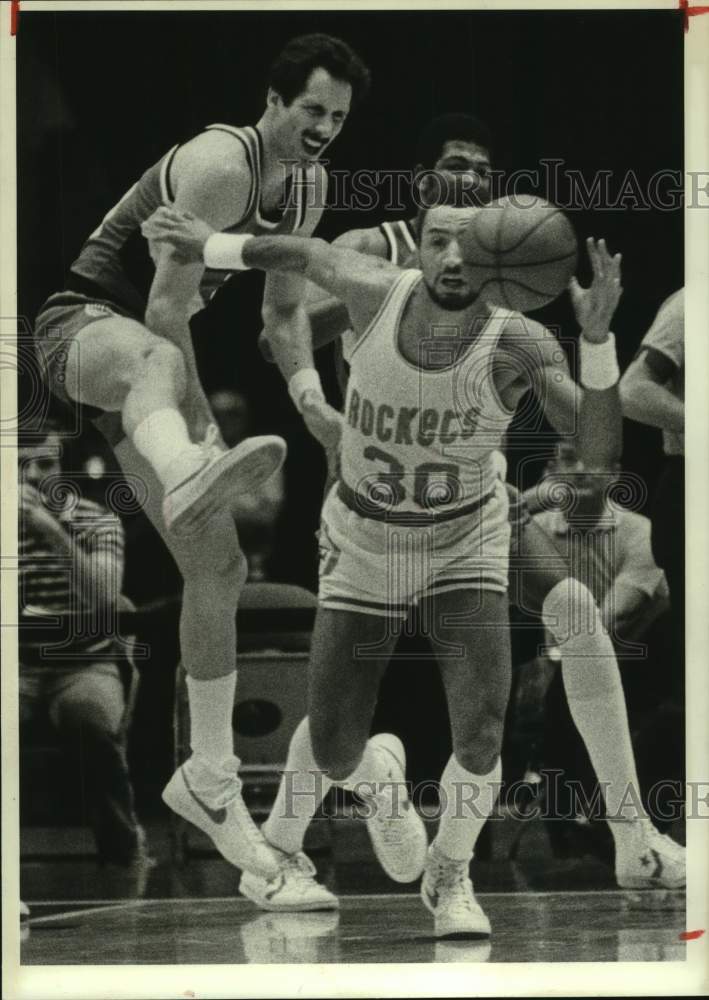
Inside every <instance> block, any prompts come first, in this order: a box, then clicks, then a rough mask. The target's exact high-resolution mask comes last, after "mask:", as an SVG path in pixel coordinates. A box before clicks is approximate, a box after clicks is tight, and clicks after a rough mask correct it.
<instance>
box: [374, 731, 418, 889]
mask: <svg viewBox="0 0 709 1000" xmlns="http://www.w3.org/2000/svg"><path fill="white" fill-rule="evenodd" d="M386 735H387V737H389V736H390V734H386ZM372 742H373V743H376V744H377V745H379V746H381V747H382V748H383V749H384V750H386V751H387V753H389V754H391V756H392V757H393V758H394V760H395V761H396V764H397V767H398V768H399V772H400V780H401V782H402V783H405V780H406V753H405V751H404V747H403V744H402V742H401V740H399V739H398V737H394V738H393V739H390V738H387V739H384V740H378V739H377V736H373V737H372ZM402 758H403V760H402ZM404 787H405V784H404ZM404 802H408V803H409V810H410V812H411V813H412V814H413V815H414V816H415V817H416V821H417V826H418V832H419V837H418V845H417V846H418V854H414V855H413V857H412V858H411V857H410V864H409V867H408V869H407V870H406V871H405V872H403V873H402V872H400V871H399V872H397V871H394V870H392V869H391V868H390V867H389V865H388V862H387V861H386V860H384V859H383V858H382V856H381V854H380V853H379V848H378V846H377V843H376V840H375V839H374V837H373V836H372V832H371V829H370V826H369V823H370V821H369V820H367V821H366V822H367V830H368V831H369V837H370V840H371V841H372V847H373V848H374V853H375V854H376V856H377V861H378V862H379V864H380V865H381V866H382V868H383V869H384V872H385V873H386V874H387V875H388V876H389V878H390V879H391V880H392V881H393V882H398V883H399V884H400V885H407V884H408V883H410V882H415V881H416V879H417V878H420V877H421V875H422V874H423V870H424V868H425V867H426V857H427V855H428V834H427V833H426V826H425V824H424V822H423V820H422V819H421V817H420V816H419V814H418V813H417V812H416V810H415V809H414V807H413V805H411V801H410V799H409V797H408V795H406V797H405V798H403V797H402V799H401V804H402V805H403V803H404Z"/></svg>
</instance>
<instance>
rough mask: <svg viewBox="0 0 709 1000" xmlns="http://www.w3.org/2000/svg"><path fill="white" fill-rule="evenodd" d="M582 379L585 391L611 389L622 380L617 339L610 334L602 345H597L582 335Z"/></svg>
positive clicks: (580, 352)
mask: <svg viewBox="0 0 709 1000" xmlns="http://www.w3.org/2000/svg"><path fill="white" fill-rule="evenodd" d="M579 359H580V378H581V385H582V386H583V387H584V388H585V389H595V390H596V391H603V390H604V389H611V388H612V387H613V386H614V385H615V384H616V383H617V382H618V379H619V378H620V368H619V367H618V358H617V357H616V353H615V337H614V336H613V334H612V333H609V334H608V339H607V340H605V341H604V342H603V343H602V344H595V343H593V342H592V341H590V340H586V338H585V337H584V336H583V334H581V338H580V340H579Z"/></svg>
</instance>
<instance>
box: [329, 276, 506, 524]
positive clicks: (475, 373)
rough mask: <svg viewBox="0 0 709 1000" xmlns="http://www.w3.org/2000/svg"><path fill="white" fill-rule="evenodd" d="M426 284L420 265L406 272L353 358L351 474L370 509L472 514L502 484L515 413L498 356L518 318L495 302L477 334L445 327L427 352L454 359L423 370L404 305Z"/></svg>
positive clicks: (346, 468) (345, 471) (344, 457)
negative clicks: (403, 344)
mask: <svg viewBox="0 0 709 1000" xmlns="http://www.w3.org/2000/svg"><path fill="white" fill-rule="evenodd" d="M421 280H422V274H421V272H420V271H418V270H405V271H402V273H401V275H400V277H399V278H398V279H397V280H396V281H395V283H394V284H393V286H392V288H391V289H390V291H389V293H388V294H387V297H386V299H385V301H384V303H383V304H382V307H381V309H380V310H379V313H378V314H377V316H376V317H375V319H374V320H373V322H372V323H371V324H370V326H369V327H368V329H367V330H366V331H365V332H364V333H363V334H362V336H361V337H360V338H359V340H358V341H357V343H356V345H355V346H354V349H353V351H352V353H351V355H350V377H349V382H348V387H347V398H346V402H345V413H344V416H345V422H344V429H343V435H342V448H341V477H342V481H343V483H344V485H345V487H346V488H349V490H350V491H354V493H356V494H357V495H358V499H359V500H360V501H362V500H363V501H364V503H359V504H358V506H359V508H360V509H361V510H362V512H363V513H365V512H366V511H367V510H369V511H372V510H376V511H377V512H378V511H379V510H384V511H386V512H388V513H390V514H391V515H394V516H395V515H396V514H399V513H400V514H402V515H406V514H409V513H423V515H424V517H426V516H430V513H431V512H432V511H435V512H437V513H441V514H442V513H447V512H451V513H453V512H455V511H456V510H460V512H461V513H464V512H465V510H464V508H466V507H468V506H469V505H470V504H472V503H475V502H476V501H478V500H480V499H481V498H483V497H485V496H486V495H487V494H488V493H490V491H491V490H493V488H494V484H495V481H496V479H497V476H498V473H497V469H496V462H495V459H494V457H493V452H494V451H495V450H499V449H500V446H501V444H502V441H503V439H504V436H505V432H506V430H507V427H508V425H509V423H510V421H511V420H512V417H513V414H514V411H512V410H509V409H508V408H507V407H505V406H504V405H503V403H502V402H501V400H500V399H499V396H498V394H497V391H496V389H495V386H494V382H493V378H492V361H493V358H494V355H495V351H496V349H497V344H498V341H499V338H500V334H501V332H502V330H503V328H504V327H505V325H506V324H507V322H508V320H509V319H510V318H511V317H512V316H515V315H516V314H515V313H511V312H509V311H508V310H506V309H498V308H494V309H493V311H492V314H491V315H490V317H489V318H488V319H487V320H485V321H484V322H483V321H480V324H479V325H478V326H476V327H474V328H473V329H471V330H470V331H460V333H459V332H458V331H451V333H450V335H446V332H445V329H442V330H436V333H435V336H432V338H431V342H430V344H427V343H423V344H422V358H423V359H425V357H426V352H429V353H428V357H429V359H430V361H433V360H434V358H435V359H436V361H438V362H440V361H441V360H442V359H445V357H446V356H448V357H450V358H451V362H450V364H449V365H447V366H446V367H444V368H440V369H438V370H435V371H432V370H423V369H422V368H420V367H418V366H416V365H413V364H412V363H411V362H409V361H408V360H406V359H405V358H404V356H403V354H402V353H401V351H400V350H399V346H398V336H399V326H400V320H401V316H402V315H403V311H404V307H405V305H406V302H407V300H408V298H409V296H410V295H411V294H412V293H413V291H414V289H415V287H416V285H417V284H418V283H419V281H421ZM430 361H429V363H430ZM372 516H376V513H375V514H373V515H372Z"/></svg>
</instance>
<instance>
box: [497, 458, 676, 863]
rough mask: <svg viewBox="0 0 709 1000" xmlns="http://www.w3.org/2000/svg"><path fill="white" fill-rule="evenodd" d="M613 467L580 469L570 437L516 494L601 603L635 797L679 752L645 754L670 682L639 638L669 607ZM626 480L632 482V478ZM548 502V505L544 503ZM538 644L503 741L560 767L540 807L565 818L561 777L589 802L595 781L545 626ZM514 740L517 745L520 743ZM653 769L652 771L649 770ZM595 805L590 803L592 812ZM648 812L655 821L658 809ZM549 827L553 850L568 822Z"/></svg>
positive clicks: (672, 775) (644, 528)
mask: <svg viewBox="0 0 709 1000" xmlns="http://www.w3.org/2000/svg"><path fill="white" fill-rule="evenodd" d="M617 476H618V473H617V472H610V471H609V472H585V471H584V470H583V466H582V464H581V462H580V461H579V457H578V453H577V451H576V448H575V446H574V444H573V443H571V442H566V441H564V442H561V443H560V444H559V445H557V449H556V453H555V456H554V458H553V459H552V460H551V461H550V462H549V463H548V464H547V466H546V471H545V476H544V478H543V480H542V485H541V488H537V487H533V488H532V489H530V490H528V491H527V493H526V494H525V498H526V500H527V502H528V505H529V508H530V512H531V513H532V515H533V521H534V522H535V524H537V525H538V526H539V527H540V528H541V529H542V530H543V531H544V533H545V534H546V535H547V537H548V538H549V539H550V540H551V542H552V543H553V545H554V547H555V548H556V550H557V551H558V552H559V556H560V557H561V558H563V559H564V561H565V562H566V564H567V565H568V566H569V571H570V573H571V575H572V576H574V577H575V578H576V579H578V580H581V581H582V582H583V583H584V584H585V585H586V586H587V587H588V589H589V590H590V591H591V593H592V594H593V596H594V598H595V599H596V601H597V603H598V606H599V608H600V610H601V615H602V619H603V625H604V628H605V629H606V630H607V631H608V633H609V635H610V637H611V639H612V641H613V644H614V647H615V652H616V655H617V656H618V661H619V665H620V667H621V675H622V680H623V688H624V693H625V699H626V704H627V709H628V716H629V720H630V725H631V731H632V734H633V743H634V749H635V754H636V759H637V766H638V773H639V778H640V784H641V792H642V794H643V798H644V799H645V797H646V795H647V793H648V791H649V789H650V788H651V787H652V785H653V783H654V781H656V780H659V779H661V778H663V779H675V780H681V777H682V763H681V752H680V753H678V754H677V755H676V757H677V759H676V760H667V758H666V756H665V757H664V759H663V760H662V761H661V762H658V763H657V764H655V763H653V762H651V761H649V759H648V748H647V742H648V741H647V740H646V735H647V732H648V730H652V732H653V734H656V733H657V732H658V728H657V727H658V725H659V718H660V715H659V713H662V714H666V712H667V703H666V700H667V699H668V690H671V681H670V680H669V677H668V675H669V674H670V673H672V664H668V663H667V662H666V659H665V658H664V657H663V656H662V655H660V656H658V652H659V650H658V649H657V648H655V647H657V642H656V641H655V640H653V641H652V643H651V642H650V637H649V630H650V629H651V627H652V626H653V625H654V624H655V623H658V622H659V621H660V620H661V619H662V617H663V615H665V613H666V612H667V610H668V608H669V590H668V585H667V581H666V579H665V575H664V573H663V571H662V569H660V567H659V566H658V565H657V564H656V562H655V559H654V558H653V552H652V545H651V538H650V535H651V526H650V521H649V519H648V518H647V517H645V516H644V515H642V514H639V513H638V512H637V511H636V510H632V509H628V508H627V507H625V506H623V505H622V504H621V503H620V502H618V500H617V498H616V497H617V495H619V494H620V493H621V492H625V493H627V494H630V489H625V490H623V487H624V485H625V484H623V482H622V479H621V480H620V482H616V480H617ZM562 484H563V485H562ZM614 486H615V490H614ZM627 486H628V487H631V486H632V480H628V481H627ZM614 493H615V495H616V496H613V494H614ZM628 499H630V497H629V496H628ZM554 502H556V503H557V504H558V507H556V508H554V507H553V506H551V509H550V505H553V504H554ZM641 642H642V643H643V645H639V644H640V643H641ZM645 643H648V644H647V645H645ZM545 646H546V647H547V649H546V653H545V655H543V656H538V657H537V658H536V659H535V660H533V661H531V662H528V663H525V664H523V665H522V666H521V667H520V668H519V670H518V673H517V684H516V692H515V723H514V727H513V731H514V736H513V745H514V744H517V745H519V744H525V745H526V751H527V753H529V752H530V750H531V754H532V759H531V760H530V761H529V764H528V766H527V770H528V772H530V773H536V772H539V771H540V770H542V769H544V768H549V769H553V768H562V769H563V771H564V775H563V782H562V783H560V785H559V787H558V793H559V795H560V797H561V799H562V800H560V801H557V802H553V803H552V802H549V803H547V806H548V809H549V813H550V815H552V816H561V817H565V816H569V815H572V814H573V813H574V805H575V804H574V802H572V800H571V798H570V796H569V793H568V788H567V783H568V782H569V781H574V780H576V781H578V782H579V783H580V788H581V789H582V791H583V795H584V798H585V799H586V801H587V802H589V803H590V802H593V799H594V794H595V792H596V791H597V782H596V779H595V776H594V772H593V769H592V767H591V763H590V760H589V758H588V755H587V753H586V751H585V748H584V746H583V742H582V740H581V738H580V736H579V734H578V732H577V731H576V728H575V726H574V724H573V721H572V719H571V716H570V714H569V709H568V704H567V699H566V695H565V693H564V687H563V683H562V678H561V672H560V670H559V669H558V668H559V664H560V660H561V656H560V653H559V651H558V649H556V648H555V647H554V645H553V640H552V639H551V637H550V636H549V635H548V634H547V636H546V643H545ZM675 735H676V734H675ZM652 741H654V736H653V738H652ZM652 741H651V742H652ZM672 745H674V744H673V743H672V742H670V746H672ZM523 749H524V748H523V747H521V746H520V747H519V750H520V752H522V751H523ZM669 752H670V753H671V751H669ZM528 759H529V758H528ZM656 769H657V772H658V773H656V774H653V773H652V772H653V771H654V770H656ZM550 787H553V785H550ZM646 805H647V801H646ZM596 812H597V807H596V809H595V810H594V816H595V814H596ZM656 819H659V820H660V821H661V819H662V817H656ZM659 825H662V824H661V822H660V823H659ZM549 832H550V836H551V840H552V844H553V845H554V846H555V847H557V848H559V849H561V845H562V844H563V843H564V842H565V841H566V840H568V836H569V827H568V824H562V823H560V822H553V823H551V824H550V825H549ZM598 834H599V836H600V837H601V838H603V837H604V836H605V826H604V824H599V825H598ZM574 846H576V845H574ZM608 847H610V845H609V844H608Z"/></svg>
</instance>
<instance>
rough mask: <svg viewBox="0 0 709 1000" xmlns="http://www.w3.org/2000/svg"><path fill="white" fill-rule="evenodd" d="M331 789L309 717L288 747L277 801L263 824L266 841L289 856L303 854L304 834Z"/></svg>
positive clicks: (303, 721)
mask: <svg viewBox="0 0 709 1000" xmlns="http://www.w3.org/2000/svg"><path fill="white" fill-rule="evenodd" d="M309 772H310V773H309ZM313 772H315V773H313ZM331 787H332V782H331V781H330V779H329V778H328V777H327V776H326V775H325V774H324V773H323V772H322V771H321V770H320V768H319V767H318V765H317V764H316V762H315V757H314V756H313V749H312V744H311V742H310V725H309V722H308V718H307V716H306V718H305V719H303V720H302V721H301V722H300V723H299V725H298V727H297V729H296V731H295V732H294V733H293V736H292V738H291V741H290V746H289V747H288V759H287V761H286V766H285V768H284V769H283V776H282V778H281V783H280V784H279V786H278V794H277V795H276V801H275V802H274V804H273V808H272V809H271V812H270V813H269V816H268V819H267V820H266V822H265V823H264V825H263V833H264V836H265V837H266V840H268V842H269V843H270V844H273V846H274V847H277V848H278V849H279V850H281V851H285V852H286V854H295V853H296V852H297V851H301V850H302V849H303V839H304V837H305V831H306V830H307V828H308V825H309V824H310V821H311V819H312V818H313V816H314V815H315V813H316V811H317V808H318V806H319V805H320V803H321V802H322V800H323V799H324V797H325V795H326V794H327V792H328V791H329V789H330V788H331Z"/></svg>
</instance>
